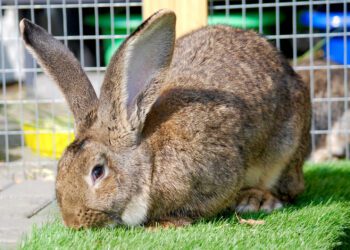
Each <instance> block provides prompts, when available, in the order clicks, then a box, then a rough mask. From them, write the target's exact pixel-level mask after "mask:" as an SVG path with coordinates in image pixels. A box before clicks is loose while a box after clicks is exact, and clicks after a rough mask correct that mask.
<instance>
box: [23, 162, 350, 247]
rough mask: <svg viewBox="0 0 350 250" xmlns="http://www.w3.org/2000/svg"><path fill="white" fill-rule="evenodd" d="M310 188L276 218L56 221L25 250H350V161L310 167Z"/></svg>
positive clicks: (33, 235)
mask: <svg viewBox="0 0 350 250" xmlns="http://www.w3.org/2000/svg"><path fill="white" fill-rule="evenodd" d="M305 177H306V183H307V187H306V190H305V192H304V193H303V195H301V196H300V197H299V198H298V200H297V201H296V203H295V204H294V205H291V206H288V207H286V208H284V209H282V210H280V211H276V212H274V213H272V214H263V213H258V214H247V215H244V216H243V218H245V219H248V218H253V219H260V220H264V221H265V224H263V225H256V226H250V225H247V224H239V223H238V221H237V218H236V216H235V215H233V214H223V215H221V216H218V217H216V218H213V219H210V220H205V221H200V222H197V223H196V224H194V225H192V226H188V227H185V228H178V229H159V230H155V231H147V230H145V229H144V228H142V227H138V228H129V229H128V228H115V229H109V228H103V229H95V230H81V231H74V230H70V229H67V228H65V227H64V226H63V225H62V223H61V222H60V221H59V220H58V219H56V220H54V221H52V222H50V223H48V224H45V225H43V226H41V227H35V228H34V229H33V231H32V233H31V235H28V236H27V237H26V238H25V239H24V241H23V242H22V244H21V248H23V249H57V248H64V249H116V248H117V249H193V248H196V249H251V248H253V249H350V162H346V161H344V162H338V163H328V164H319V165H311V164H307V165H306V167H305Z"/></svg>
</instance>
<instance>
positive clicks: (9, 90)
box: [0, 0, 142, 168]
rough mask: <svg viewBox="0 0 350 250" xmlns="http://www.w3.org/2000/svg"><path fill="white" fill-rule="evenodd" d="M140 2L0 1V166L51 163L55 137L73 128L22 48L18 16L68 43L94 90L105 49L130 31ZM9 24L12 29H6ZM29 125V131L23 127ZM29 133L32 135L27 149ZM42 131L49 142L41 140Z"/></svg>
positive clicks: (70, 134) (54, 92) (65, 110)
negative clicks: (43, 153)
mask: <svg viewBox="0 0 350 250" xmlns="http://www.w3.org/2000/svg"><path fill="white" fill-rule="evenodd" d="M141 6H142V3H141V1H135V0H123V1H121V0H102V1H101V0H100V1H97V0H11V1H10V0H8V1H6V0H0V13H1V18H0V29H1V34H0V41H1V44H0V51H1V53H0V54H1V67H0V75H1V78H0V79H1V87H2V94H1V97H0V119H1V120H0V157H1V158H0V167H2V166H7V167H12V166H19V167H25V168H27V167H31V166H32V167H46V166H55V165H56V163H57V158H58V157H57V154H58V151H57V150H58V144H59V143H60V142H59V140H60V137H61V136H62V134H63V136H64V137H65V139H67V138H68V141H70V140H72V139H73V138H72V137H73V132H74V128H73V126H74V125H73V117H72V115H71V113H70V111H69V109H68V106H67V105H66V103H65V100H64V98H63V96H62V95H61V94H60V92H59V90H58V89H57V88H56V86H55V85H54V83H53V82H52V81H51V80H50V79H49V78H47V77H46V76H45V75H44V74H43V71H42V69H41V68H40V67H39V66H38V65H37V63H36V61H35V60H34V59H33V58H32V57H31V56H30V55H29V54H28V53H27V52H26V51H25V49H24V46H23V42H22V40H21V38H20V34H19V29H18V23H19V21H20V20H21V19H22V18H24V17H25V18H27V19H30V20H31V21H33V22H34V23H37V24H39V25H40V26H42V27H43V28H44V29H46V30H48V32H49V33H51V34H53V35H54V36H55V37H56V38H57V39H59V40H60V41H62V42H63V43H64V44H65V45H66V46H68V47H69V48H70V49H71V50H72V52H73V53H74V54H75V56H76V57H77V58H78V59H79V61H80V63H81V65H82V66H83V67H84V69H85V71H86V72H87V74H88V76H89V78H90V80H91V82H92V84H93V86H94V88H95V89H96V90H97V92H98V90H99V87H100V84H101V83H102V81H103V76H104V72H105V70H106V63H105V61H106V60H105V57H106V51H107V50H108V49H112V50H115V49H116V47H117V46H118V44H117V41H119V40H121V39H125V38H126V37H127V35H128V34H130V32H131V31H132V29H133V28H134V26H135V24H133V23H132V21H131V15H137V16H138V19H141ZM131 13H132V14H131ZM115 16H121V17H123V18H122V19H124V20H122V22H123V24H122V26H123V28H120V27H115V23H117V22H118V21H114V17H115ZM100 22H101V23H100ZM102 22H103V23H102ZM140 22H141V20H140ZM119 23H120V20H119ZM9 24H10V26H11V25H12V26H13V27H12V29H7V26H8V25H9ZM119 25H120V24H119ZM14 44H15V46H13V45H14ZM8 54H15V55H17V56H16V58H17V59H16V61H14V60H8V59H11V58H8V57H9V56H8ZM62 122H63V124H64V125H63V126H60V124H61V123H62ZM28 124H29V125H30V126H32V127H34V130H33V129H31V130H26V129H25V126H26V125H28ZM28 135H34V140H35V141H34V147H32V148H29V147H28V145H29V143H27V140H26V137H28ZM43 135H44V136H47V135H49V136H50V138H49V139H50V141H49V142H47V141H46V142H45V141H44V142H43V140H42V139H40V138H42V137H43ZM66 137H67V138H66ZM32 139H33V138H32ZM43 143H45V145H41V144H43ZM47 143H49V145H47ZM27 144H28V145H27ZM44 147H50V148H51V149H50V152H46V156H48V157H46V156H45V157H43V156H42V152H41V150H42V149H43V148H44Z"/></svg>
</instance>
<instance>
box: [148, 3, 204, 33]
mask: <svg viewBox="0 0 350 250" xmlns="http://www.w3.org/2000/svg"><path fill="white" fill-rule="evenodd" d="M159 9H171V10H173V11H175V13H176V17H177V19H176V36H177V37H179V36H182V35H184V34H186V33H188V32H190V31H192V30H195V29H197V28H200V27H203V26H205V25H207V19H208V1H207V0H143V8H142V15H143V19H144V20H145V19H146V18H147V17H149V16H150V15H152V14H153V13H154V12H156V11H157V10H159Z"/></svg>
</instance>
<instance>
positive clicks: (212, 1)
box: [0, 0, 350, 167]
mask: <svg viewBox="0 0 350 250" xmlns="http://www.w3.org/2000/svg"><path fill="white" fill-rule="evenodd" d="M348 2H349V1H346V0H342V1H340V0H332V1H321V0H317V1H316V0H314V1H312V0H309V1H297V0H292V1H286V0H275V1H263V0H240V1H236V0H235V1H230V0H209V1H208V7H209V18H208V20H209V23H210V21H211V20H212V19H213V18H215V16H216V15H221V16H222V15H224V17H225V18H226V19H227V20H226V21H227V22H225V21H224V23H228V24H231V23H230V22H231V21H230V17H232V16H236V15H240V16H241V19H240V22H241V23H240V24H238V26H239V27H241V28H249V29H250V28H252V27H251V24H250V22H251V20H250V16H251V15H252V13H255V16H256V18H257V19H258V25H257V26H256V27H253V28H255V29H256V30H257V31H258V32H259V33H261V34H264V35H265V36H266V37H267V38H268V39H269V40H271V42H272V43H274V44H275V46H276V47H277V48H279V49H280V50H281V51H282V52H283V53H284V54H285V55H286V56H287V57H288V58H289V60H290V63H291V65H292V66H293V67H294V68H295V70H296V71H297V72H299V73H300V74H301V75H303V76H305V77H306V78H308V81H309V82H310V96H311V97H312V103H313V106H314V107H316V106H317V105H319V106H320V107H321V108H320V109H322V110H325V111H324V113H325V114H326V118H325V119H326V122H325V124H322V126H320V125H319V124H318V123H319V121H318V120H317V119H315V117H314V118H313V120H312V130H311V134H312V150H313V152H315V151H316V150H317V149H318V148H320V147H321V146H320V145H321V144H322V140H323V141H324V138H325V136H326V135H330V134H331V133H332V132H333V133H334V131H335V130H334V128H333V127H334V124H335V123H336V122H337V118H339V114H338V113H339V112H338V113H337V114H336V115H334V113H335V112H334V106H336V107H338V106H339V105H341V106H342V110H341V112H340V113H341V114H343V113H346V112H347V111H348V101H349V97H348V86H347V81H348V75H347V72H348V71H347V70H348V68H349V67H348V64H347V37H348V36H349V35H350V34H349V32H348V30H347V27H346V25H344V26H343V27H339V28H338V29H333V28H331V27H330V25H327V26H326V28H325V29H316V28H314V24H313V19H312V18H311V16H312V14H313V13H315V11H318V10H322V11H323V12H325V13H326V15H327V17H326V18H327V21H329V20H330V13H332V11H334V10H336V11H338V12H342V13H343V14H344V16H345V23H346V16H347V11H348V6H347V4H348ZM141 9H142V3H141V1H140V0H119V1H116V0H102V1H101V0H100V1H97V0H0V13H1V18H0V29H1V34H0V41H1V44H0V52H1V53H0V54H1V67H0V74H1V78H0V79H1V84H2V85H1V86H2V94H1V95H0V96H1V97H0V118H1V120H0V167H1V166H22V167H27V166H36V167H37V166H47V165H55V164H56V162H57V159H56V158H55V157H51V158H47V157H41V156H40V154H39V151H40V149H41V148H42V145H41V146H40V142H41V141H40V140H39V136H40V135H41V134H43V133H47V130H46V131H42V130H40V129H39V128H40V127H42V126H43V125H42V121H43V120H49V121H51V123H52V124H53V125H52V127H51V128H50V129H49V133H51V134H53V135H54V137H53V139H52V141H51V144H52V147H53V150H52V155H51V156H56V146H57V145H56V144H57V143H56V139H57V138H58V136H59V135H60V134H61V133H66V134H68V137H70V136H71V134H72V132H73V120H72V117H71V114H70V112H69V110H68V108H67V105H66V104H65V101H64V99H63V98H62V96H61V95H59V94H58V92H59V91H58V90H57V89H56V88H55V85H54V84H53V83H52V82H51V81H50V80H49V79H48V78H45V76H44V74H42V70H41V68H40V67H39V66H38V65H37V64H36V61H35V60H34V59H32V58H31V57H30V56H29V55H28V54H27V53H26V52H24V51H25V50H24V48H23V43H22V40H21V39H20V37H19V30H18V23H19V21H20V19H21V18H23V17H26V18H28V19H30V20H32V21H33V22H35V23H38V24H39V25H41V26H43V27H44V28H45V29H47V30H48V31H49V32H50V33H52V34H53V35H54V36H55V37H56V38H57V39H59V40H61V41H62V42H63V43H64V44H65V45H66V46H68V47H69V48H70V49H71V50H72V51H73V53H74V54H75V55H76V56H77V58H78V59H79V60H80V62H81V64H82V66H83V67H84V69H85V71H86V72H87V73H88V76H89V77H90V79H91V80H92V83H93V85H94V87H95V89H96V90H97V91H98V90H99V87H100V83H101V82H102V79H103V75H104V72H105V70H106V62H107V61H108V58H107V59H106V54H107V52H106V51H108V48H107V47H108V46H109V47H110V46H112V50H115V49H116V47H117V46H118V41H119V40H120V39H124V38H125V37H126V36H127V35H128V34H130V32H131V31H132V30H133V28H134V26H133V25H132V23H133V16H134V15H139V16H140V15H141ZM303 11H309V12H310V13H311V15H310V17H309V24H308V25H302V24H301V23H300V14H301V13H302V12H303ZM269 14H271V15H272V17H271V16H270V17H269V18H270V19H271V18H272V19H274V22H273V24H269V25H265V24H264V23H265V17H266V16H267V15H269ZM11 15H12V19H14V22H13V23H14V24H15V26H14V28H13V29H9V27H10V26H8V24H7V23H6V21H5V20H10V19H11V18H9V16H10V17H11ZM89 16H90V17H89ZM103 16H104V17H106V16H107V19H101V18H102V17H103ZM118 16H121V17H123V18H124V19H125V20H124V21H125V27H124V29H122V30H121V29H119V28H118V27H117V26H118V24H117V22H116V21H114V17H118ZM264 16H265V17H264ZM89 18H90V21H88V19H89ZM103 20H104V21H103ZM106 20H107V23H108V24H109V25H107V26H108V27H103V25H104V24H103V23H104V22H106ZM270 21H271V20H270ZM89 22H90V24H89ZM91 22H92V23H93V25H92V24H91ZM327 23H329V22H327ZM339 37H342V38H343V40H344V52H343V56H344V62H343V63H341V64H339V63H334V62H333V61H331V60H330V58H329V57H328V56H327V55H329V54H330V52H331V47H330V45H329V44H330V41H331V40H332V39H333V38H339ZM322 41H323V44H324V46H325V50H324V55H323V56H321V58H323V59H322V62H323V63H317V62H318V60H319V59H318V52H316V51H315V48H317V47H318V46H319V44H320V42H321V43H322ZM308 51H309V52H310V51H311V53H308V54H307V52H308ZM305 53H306V54H307V55H308V56H307V57H305ZM6 54H10V55H9V56H8V57H11V55H12V58H15V60H12V63H11V64H9V63H7V57H6ZM13 55H16V56H13ZM303 55H304V56H303ZM301 58H304V59H303V60H301ZM305 58H306V59H305ZM10 61H11V60H10ZM319 72H323V73H324V75H325V77H323V78H322V79H321V80H323V82H322V83H321V84H323V85H325V88H324V89H325V90H324V92H323V93H322V94H319V93H318V92H317V90H318V89H319V86H318V85H319V82H318V78H317V75H318V74H319ZM334 72H336V74H335V73H334ZM339 72H341V73H339ZM335 75H336V77H335ZM11 77H12V78H13V79H12V78H11ZM333 78H335V80H337V81H338V82H339V81H341V86H342V89H343V93H342V94H341V95H333V88H332V87H333V85H334V81H335V80H334V79H333ZM339 79H340V80H339ZM12 82H15V84H13V83H12ZM338 85H339V84H338ZM338 85H337V86H338ZM338 108H339V107H338ZM334 116H335V117H334ZM62 117H64V121H65V126H63V127H60V126H57V124H56V120H57V119H62ZM27 123H30V124H32V125H33V126H34V127H35V130H33V131H26V130H24V129H23V128H24V125H26V124H27ZM349 124H350V123H349ZM338 133H340V134H341V135H343V136H344V137H345V140H346V142H347V141H348V134H349V127H346V126H345V127H344V126H343V127H341V128H340V129H339V130H338ZM28 134H34V135H35V138H36V139H35V140H36V142H35V146H36V149H35V150H34V152H33V150H31V149H28V147H27V145H26V144H27V143H26V140H25V137H26V135H28ZM55 135H57V137H55ZM322 138H323V139H322ZM70 139H72V138H70ZM345 147H346V150H345V151H346V158H349V146H348V143H346V145H345ZM328 151H329V154H331V152H330V150H328Z"/></svg>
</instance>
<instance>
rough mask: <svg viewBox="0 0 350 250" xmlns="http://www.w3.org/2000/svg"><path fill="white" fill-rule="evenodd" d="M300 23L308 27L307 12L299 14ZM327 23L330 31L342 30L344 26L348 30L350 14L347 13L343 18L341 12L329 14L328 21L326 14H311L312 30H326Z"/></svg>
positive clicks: (308, 14) (315, 12)
mask: <svg viewBox="0 0 350 250" xmlns="http://www.w3.org/2000/svg"><path fill="white" fill-rule="evenodd" d="M327 21H328V22H327ZM300 22H301V23H302V24H303V25H304V26H309V25H310V12H309V11H305V12H302V13H301V15H300ZM327 23H328V25H329V27H330V28H331V29H336V28H344V24H345V25H346V27H347V28H350V12H347V13H346V15H345V16H344V13H343V12H330V13H329V18H328V20H327V13H326V12H319V11H313V12H312V26H313V27H314V28H317V29H321V30H326V29H327Z"/></svg>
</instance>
